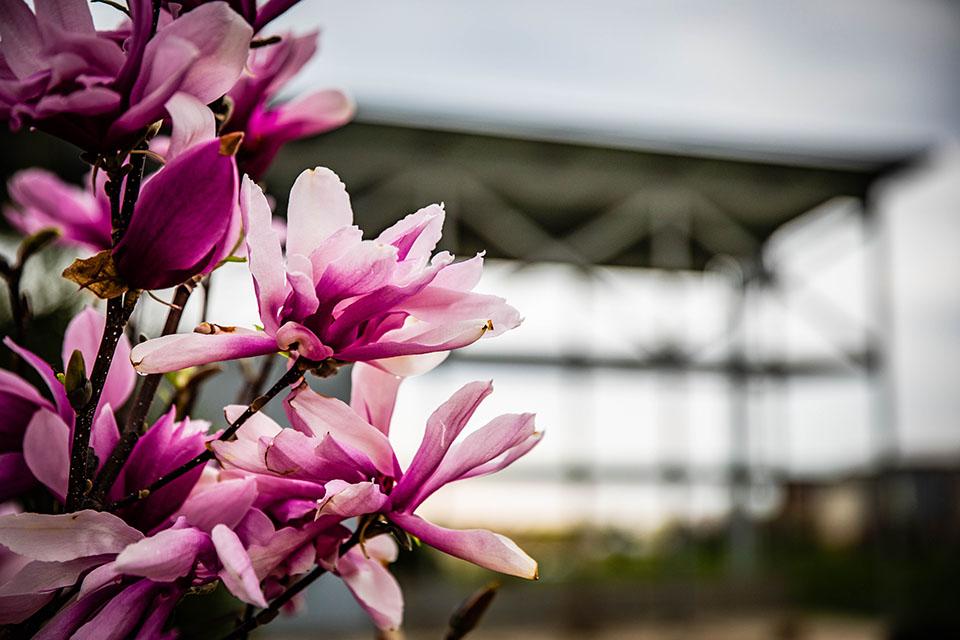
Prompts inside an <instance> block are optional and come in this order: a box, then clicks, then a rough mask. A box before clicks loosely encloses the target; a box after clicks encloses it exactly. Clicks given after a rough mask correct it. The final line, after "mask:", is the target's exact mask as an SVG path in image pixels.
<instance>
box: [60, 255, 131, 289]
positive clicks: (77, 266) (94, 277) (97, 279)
mask: <svg viewBox="0 0 960 640" xmlns="http://www.w3.org/2000/svg"><path fill="white" fill-rule="evenodd" d="M63 277H64V278H66V279H67V280H69V281H70V282H75V283H77V284H78V285H80V288H81V289H89V290H90V291H91V292H92V293H93V294H94V295H96V296H97V297H99V298H103V299H104V300H108V299H110V298H116V297H117V296H119V295H121V294H123V293H124V292H125V291H126V290H127V288H128V287H127V285H126V284H124V282H123V280H121V279H120V275H119V274H118V273H117V267H116V265H115V264H114V263H113V255H112V254H111V252H110V250H109V249H104V250H103V251H101V252H100V253H98V254H96V255H93V256H90V257H89V258H77V259H76V260H74V261H73V264H71V265H70V266H69V267H67V268H66V269H64V270H63Z"/></svg>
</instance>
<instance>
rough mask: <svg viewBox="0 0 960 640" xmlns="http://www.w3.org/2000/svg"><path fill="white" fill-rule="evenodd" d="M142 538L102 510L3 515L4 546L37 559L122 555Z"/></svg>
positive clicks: (0, 540) (0, 537)
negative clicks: (60, 513) (58, 513)
mask: <svg viewBox="0 0 960 640" xmlns="http://www.w3.org/2000/svg"><path fill="white" fill-rule="evenodd" d="M142 538H143V534H142V533H140V532H139V531H137V530H136V529H134V528H132V527H130V526H129V525H127V524H126V523H125V522H124V521H123V520H121V519H120V518H118V517H117V516H115V515H113V514H110V513H105V512H102V511H89V510H84V511H77V512H75V513H68V514H63V515H43V514H38V513H18V514H15V515H6V516H0V544H2V545H3V546H5V547H7V548H8V549H10V550H11V551H13V552H14V553H19V554H20V555H22V556H26V557H28V558H32V559H34V560H44V561H54V562H64V561H67V560H73V559H74V558H82V557H85V556H96V555H103V554H106V553H120V552H121V551H123V550H124V549H125V548H126V547H127V545H130V544H133V543H134V542H137V541H138V540H141V539H142Z"/></svg>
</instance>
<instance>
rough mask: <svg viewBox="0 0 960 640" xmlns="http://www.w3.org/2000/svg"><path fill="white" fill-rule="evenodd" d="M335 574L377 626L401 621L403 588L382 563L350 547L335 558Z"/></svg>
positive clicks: (391, 627)
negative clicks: (343, 553) (341, 555)
mask: <svg viewBox="0 0 960 640" xmlns="http://www.w3.org/2000/svg"><path fill="white" fill-rule="evenodd" d="M379 537H380V538H382V537H384V536H379ZM374 540H376V538H375V539H374ZM337 574H338V575H339V576H340V578H341V579H342V580H343V582H344V584H346V585H347V588H348V589H350V593H352V594H353V597H355V598H356V599H357V602H358V603H359V604H360V606H361V607H363V610H364V611H366V612H367V613H368V614H369V615H370V617H371V618H372V619H373V623H374V624H375V625H377V628H378V629H383V630H394V629H398V628H400V625H401V623H402V622H403V592H402V591H401V590H400V585H399V584H398V583H397V580H396V578H394V577H393V575H392V574H391V573H390V571H388V570H387V568H386V567H384V566H383V564H381V563H380V562H379V561H378V560H375V559H370V558H365V557H364V555H363V551H361V550H360V549H358V548H357V547H354V548H353V549H351V550H350V551H349V552H347V553H346V554H345V555H344V556H343V557H341V558H340V560H339V561H338V562H337Z"/></svg>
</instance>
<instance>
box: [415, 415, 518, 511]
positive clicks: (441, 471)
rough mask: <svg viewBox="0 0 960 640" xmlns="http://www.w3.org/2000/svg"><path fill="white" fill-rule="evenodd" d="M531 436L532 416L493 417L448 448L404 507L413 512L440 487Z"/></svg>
mask: <svg viewBox="0 0 960 640" xmlns="http://www.w3.org/2000/svg"><path fill="white" fill-rule="evenodd" d="M534 433H535V430H534V415H533V414H532V413H523V414H507V415H502V416H499V417H497V418H494V419H493V420H491V421H490V422H489V423H487V424H486V425H484V426H483V427H481V428H480V429H477V430H476V431H474V432H473V433H471V434H470V435H468V436H467V437H466V438H464V440H463V442H461V443H459V444H455V445H454V446H453V447H452V448H451V449H450V451H449V452H448V453H447V455H446V456H445V457H444V459H443V462H441V463H440V466H439V467H437V470H436V471H435V472H434V473H433V475H432V476H431V477H430V479H429V480H427V481H426V482H425V483H424V484H423V486H422V487H420V488H419V490H418V491H417V495H416V498H414V499H413V500H412V502H411V503H410V504H409V505H408V508H409V509H410V510H413V509H415V508H416V507H417V505H419V504H420V503H421V502H423V501H424V500H425V499H426V498H427V497H428V496H429V495H430V494H431V493H433V492H434V491H436V490H437V489H439V488H440V487H442V486H443V485H445V484H447V483H448V482H453V481H454V480H458V479H460V478H462V477H464V476H466V475H468V474H470V473H471V472H472V471H474V470H475V469H476V468H477V467H480V466H481V465H484V464H486V463H488V462H490V461H492V460H494V459H495V458H497V457H499V456H501V455H502V454H504V453H505V452H508V451H509V450H511V449H513V448H514V447H517V446H519V445H521V444H523V443H524V442H526V441H527V440H528V439H530V438H532V437H533V436H534ZM527 450H529V447H528V448H527Z"/></svg>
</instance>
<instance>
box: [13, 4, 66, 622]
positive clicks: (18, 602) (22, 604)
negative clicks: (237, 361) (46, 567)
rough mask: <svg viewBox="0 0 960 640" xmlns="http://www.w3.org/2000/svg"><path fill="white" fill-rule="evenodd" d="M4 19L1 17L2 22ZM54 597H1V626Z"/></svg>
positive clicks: (32, 611) (29, 614) (35, 610)
mask: <svg viewBox="0 0 960 640" xmlns="http://www.w3.org/2000/svg"><path fill="white" fill-rule="evenodd" d="M0 4H2V3H0ZM3 19H4V18H3V17H0V20H3ZM53 596H54V594H52V593H38V594H28V595H19V596H6V597H0V624H16V623H18V622H23V621H24V620H26V619H27V618H29V617H30V616H31V615H33V614H34V613H35V612H37V611H39V610H40V608H41V607H42V606H43V605H45V604H47V602H49V601H50V600H52V599H53Z"/></svg>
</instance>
